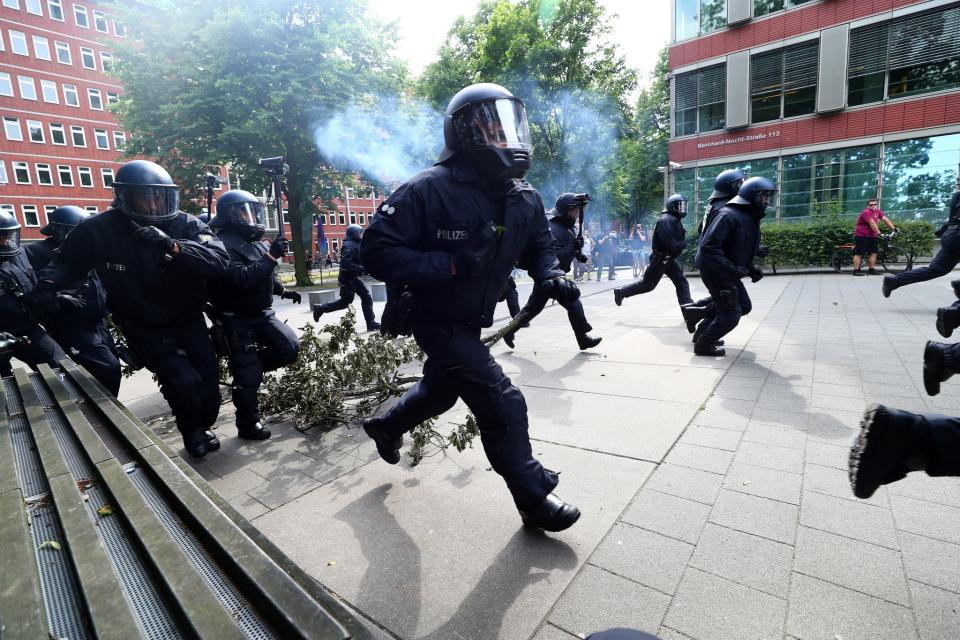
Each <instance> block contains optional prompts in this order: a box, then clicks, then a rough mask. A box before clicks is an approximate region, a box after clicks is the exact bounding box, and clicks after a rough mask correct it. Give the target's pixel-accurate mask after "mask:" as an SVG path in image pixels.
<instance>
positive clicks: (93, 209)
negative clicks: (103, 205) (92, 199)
mask: <svg viewBox="0 0 960 640" xmlns="http://www.w3.org/2000/svg"><path fill="white" fill-rule="evenodd" d="M83 210H84V211H86V212H87V213H89V214H91V215H92V214H94V213H100V209H98V208H96V207H95V206H93V205H92V204H88V205H87V206H85V207H84V208H83Z"/></svg>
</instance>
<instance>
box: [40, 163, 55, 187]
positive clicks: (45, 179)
mask: <svg viewBox="0 0 960 640" xmlns="http://www.w3.org/2000/svg"><path fill="white" fill-rule="evenodd" d="M36 167H37V184H40V185H45V186H53V172H52V171H50V165H48V164H38V165H36Z"/></svg>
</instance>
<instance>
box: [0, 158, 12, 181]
mask: <svg viewBox="0 0 960 640" xmlns="http://www.w3.org/2000/svg"><path fill="white" fill-rule="evenodd" d="M0 184H10V176H8V175H7V163H6V162H4V161H3V160H0Z"/></svg>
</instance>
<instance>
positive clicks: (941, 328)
mask: <svg viewBox="0 0 960 640" xmlns="http://www.w3.org/2000/svg"><path fill="white" fill-rule="evenodd" d="M946 312H947V310H946V309H937V333H939V334H940V335H942V336H943V337H944V338H949V337H950V336H952V335H953V327H950V326H947V321H946V318H945V316H946Z"/></svg>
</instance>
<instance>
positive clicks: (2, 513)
mask: <svg viewBox="0 0 960 640" xmlns="http://www.w3.org/2000/svg"><path fill="white" fill-rule="evenodd" d="M12 462H13V460H12V459H11V460H10V463H11V464H12ZM0 464H5V463H3V462H0ZM33 554H34V551H33V544H32V541H31V538H30V528H29V526H28V525H27V515H26V509H25V507H24V504H23V494H22V493H20V490H19V489H14V490H12V491H7V492H6V493H0V567H3V580H0V630H2V634H0V635H2V636H3V637H4V638H7V637H9V638H45V637H47V622H46V620H45V619H44V617H43V611H44V608H43V598H42V596H41V595H40V578H39V577H38V576H37V569H36V565H35V563H34V555H33Z"/></svg>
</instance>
